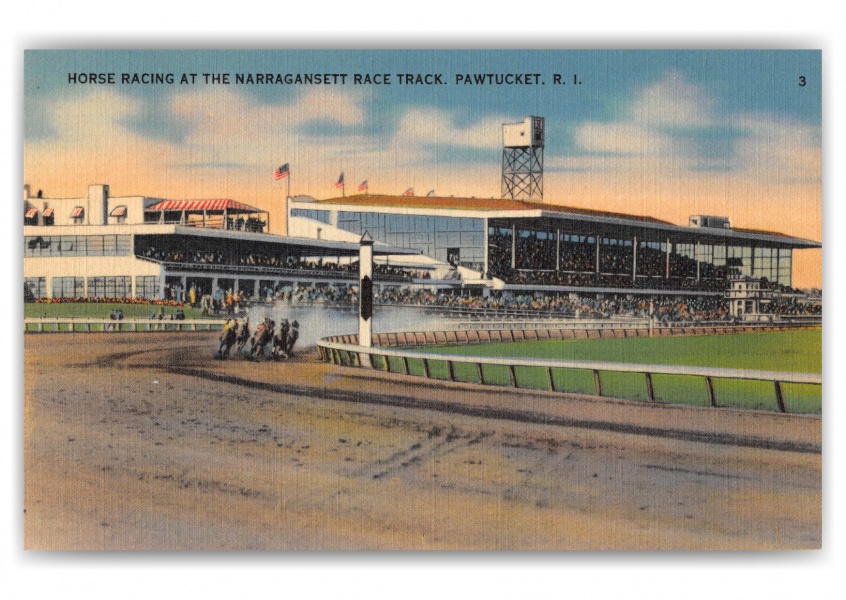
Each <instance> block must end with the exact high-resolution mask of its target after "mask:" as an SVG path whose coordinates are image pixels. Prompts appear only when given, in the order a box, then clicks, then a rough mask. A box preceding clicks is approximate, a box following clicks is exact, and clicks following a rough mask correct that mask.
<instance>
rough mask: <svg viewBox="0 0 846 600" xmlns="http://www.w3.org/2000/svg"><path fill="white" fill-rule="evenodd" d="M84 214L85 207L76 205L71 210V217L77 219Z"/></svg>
mask: <svg viewBox="0 0 846 600" xmlns="http://www.w3.org/2000/svg"><path fill="white" fill-rule="evenodd" d="M84 214H85V209H84V208H82V207H81V206H77V207H75V208H74V209H73V212H72V213H71V219H78V218H79V217H81V216H82V215H84Z"/></svg>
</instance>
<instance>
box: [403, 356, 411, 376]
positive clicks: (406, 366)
mask: <svg viewBox="0 0 846 600" xmlns="http://www.w3.org/2000/svg"><path fill="white" fill-rule="evenodd" d="M402 367H403V369H405V374H406V375H411V370H410V369H409V368H408V357H406V356H403V357H402Z"/></svg>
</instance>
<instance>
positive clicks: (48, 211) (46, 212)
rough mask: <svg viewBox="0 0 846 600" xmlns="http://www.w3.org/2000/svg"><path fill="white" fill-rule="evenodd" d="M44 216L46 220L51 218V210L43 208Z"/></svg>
mask: <svg viewBox="0 0 846 600" xmlns="http://www.w3.org/2000/svg"><path fill="white" fill-rule="evenodd" d="M44 216H45V217H46V218H48V219H49V218H50V217H52V216H53V209H52V208H45V209H44Z"/></svg>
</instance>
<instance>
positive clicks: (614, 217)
mask: <svg viewBox="0 0 846 600" xmlns="http://www.w3.org/2000/svg"><path fill="white" fill-rule="evenodd" d="M308 204H312V205H316V206H320V205H333V204H334V205H343V206H346V207H355V206H360V207H362V208H364V207H367V208H371V209H372V208H379V207H386V208H394V209H400V210H401V209H410V210H420V209H423V210H426V209H428V210H455V211H459V210H462V211H479V212H490V213H499V214H498V215H497V216H498V217H500V218H502V217H504V216H505V215H504V214H503V213H514V216H520V215H519V213H521V212H525V213H535V214H536V215H537V214H543V213H545V215H546V216H554V217H558V218H565V219H566V218H567V217H568V216H570V217H574V218H576V219H578V218H580V217H581V218H584V219H585V220H592V221H603V222H605V223H608V224H611V225H616V226H626V227H635V228H641V227H644V228H648V229H656V230H661V231H665V232H668V233H670V234H672V235H674V236H676V237H677V238H678V237H679V236H681V237H683V238H688V239H690V240H694V239H702V240H705V239H709V238H710V239H715V240H716V239H738V240H740V239H742V240H753V241H754V240H757V241H762V242H767V243H770V244H777V245H781V246H784V247H793V248H820V247H821V246H822V245H821V244H820V242H816V241H813V240H807V239H803V238H797V237H794V236H791V235H787V234H784V233H778V232H775V231H763V230H759V229H744V228H740V227H732V228H730V229H717V228H708V227H690V226H687V225H677V224H675V223H672V222H670V221H665V220H662V219H656V218H655V217H648V216H643V215H632V214H626V213H617V212H610V211H604V210H594V209H590V208H576V207H572V206H562V205H557V204H547V203H545V202H529V201H522V200H512V199H510V198H464V197H461V198H458V197H452V196H450V197H443V196H404V195H403V196H393V195H387V194H359V195H355V196H346V197H341V198H327V199H321V200H318V199H311V200H310V201H309V202H308ZM526 216H527V217H528V216H534V215H529V214H527V215H526Z"/></svg>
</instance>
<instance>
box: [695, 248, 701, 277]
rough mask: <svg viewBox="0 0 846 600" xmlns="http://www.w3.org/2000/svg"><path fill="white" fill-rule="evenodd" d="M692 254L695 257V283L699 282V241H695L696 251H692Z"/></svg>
mask: <svg viewBox="0 0 846 600" xmlns="http://www.w3.org/2000/svg"><path fill="white" fill-rule="evenodd" d="M694 254H695V255H696V281H699V278H700V276H699V240H696V249H695V250H694Z"/></svg>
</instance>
